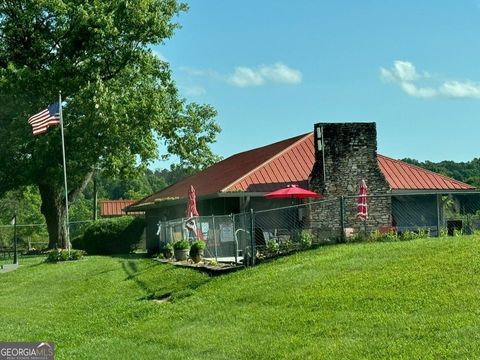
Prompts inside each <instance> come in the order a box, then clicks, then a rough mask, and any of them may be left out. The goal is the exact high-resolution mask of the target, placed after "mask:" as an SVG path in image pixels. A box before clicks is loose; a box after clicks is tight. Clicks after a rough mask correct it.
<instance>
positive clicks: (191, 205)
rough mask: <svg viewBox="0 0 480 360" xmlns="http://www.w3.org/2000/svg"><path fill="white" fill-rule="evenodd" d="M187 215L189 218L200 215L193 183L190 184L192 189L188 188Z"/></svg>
mask: <svg viewBox="0 0 480 360" xmlns="http://www.w3.org/2000/svg"><path fill="white" fill-rule="evenodd" d="M185 215H186V217H187V218H191V217H194V216H198V211H197V198H196V195H195V188H194V187H193V185H190V189H189V190H188V202H187V211H186V213H185Z"/></svg>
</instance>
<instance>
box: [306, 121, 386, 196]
mask: <svg viewBox="0 0 480 360" xmlns="http://www.w3.org/2000/svg"><path fill="white" fill-rule="evenodd" d="M314 131H315V135H314V136H315V159H316V161H315V165H314V167H313V170H312V174H311V186H312V188H315V190H317V191H319V192H320V193H321V194H323V195H324V196H325V197H326V198H330V197H337V196H342V195H343V196H347V195H356V194H358V184H359V182H360V181H361V180H362V179H364V180H365V181H366V183H367V186H368V188H369V193H370V194H384V193H386V192H388V191H389V190H390V188H389V186H388V183H387V181H386V180H385V177H384V176H383V174H382V172H381V171H380V168H379V166H378V162H377V129H376V125H375V123H319V124H315V127H314Z"/></svg>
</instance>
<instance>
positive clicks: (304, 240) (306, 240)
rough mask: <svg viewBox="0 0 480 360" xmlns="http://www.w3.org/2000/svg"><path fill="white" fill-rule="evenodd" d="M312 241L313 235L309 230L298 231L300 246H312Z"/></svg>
mask: <svg viewBox="0 0 480 360" xmlns="http://www.w3.org/2000/svg"><path fill="white" fill-rule="evenodd" d="M312 242H313V235H312V233H311V232H309V231H306V230H302V232H301V233H300V246H301V247H302V248H303V249H308V248H309V247H310V246H312Z"/></svg>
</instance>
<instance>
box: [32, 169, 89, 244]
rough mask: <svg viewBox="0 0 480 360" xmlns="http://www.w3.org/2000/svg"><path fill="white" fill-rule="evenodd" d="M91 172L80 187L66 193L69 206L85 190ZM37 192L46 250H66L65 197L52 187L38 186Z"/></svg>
mask: <svg viewBox="0 0 480 360" xmlns="http://www.w3.org/2000/svg"><path fill="white" fill-rule="evenodd" d="M92 174H93V172H89V173H88V174H86V175H85V177H84V178H83V181H82V182H81V184H80V186H78V187H77V188H75V189H72V190H71V191H70V192H69V193H68V202H69V205H71V204H72V203H73V201H74V200H75V199H76V198H77V196H78V195H79V194H80V193H81V192H82V191H83V190H85V187H86V186H87V184H88V182H89V181H90V179H91V178H92ZM38 190H39V192H40V197H41V198H42V206H41V209H40V210H41V212H42V214H43V216H45V222H46V223H47V231H48V248H49V249H54V248H62V249H66V248H67V247H68V244H67V224H66V216H67V212H66V211H65V210H66V207H65V197H64V196H61V195H59V194H58V193H57V192H56V191H55V189H54V188H53V187H52V185H49V184H47V185H46V184H39V185H38Z"/></svg>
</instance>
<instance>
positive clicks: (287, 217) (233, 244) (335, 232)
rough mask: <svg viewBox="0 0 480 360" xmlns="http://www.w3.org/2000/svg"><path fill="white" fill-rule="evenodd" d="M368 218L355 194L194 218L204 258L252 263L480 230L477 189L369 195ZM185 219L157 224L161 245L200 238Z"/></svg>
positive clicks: (479, 208)
mask: <svg viewBox="0 0 480 360" xmlns="http://www.w3.org/2000/svg"><path fill="white" fill-rule="evenodd" d="M367 207H368V217H367V218H366V219H362V218H360V217H359V216H358V196H345V197H339V198H333V199H328V200H322V201H315V202H307V203H303V204H298V205H292V206H287V207H281V208H276V209H271V210H261V211H256V212H253V211H252V212H251V213H242V214H235V215H225V216H208V217H204V216H201V217H198V218H195V219H194V221H195V227H196V229H199V231H200V232H197V235H198V234H200V233H201V236H202V238H203V240H205V241H206V243H207V249H206V252H205V257H206V258H207V259H208V258H211V259H215V260H216V261H220V262H222V261H223V262H231V263H236V264H244V265H253V264H255V263H256V262H257V261H259V260H263V259H267V258H271V257H276V256H279V255H283V254H287V253H290V252H292V251H297V250H299V249H305V248H308V247H310V246H312V245H321V244H333V243H338V242H354V241H398V240H408V239H414V238H418V237H427V236H432V237H434V236H448V235H451V236H455V235H460V234H464V235H469V234H473V233H474V232H475V231H480V192H469V193H447V194H383V195H368V196H367ZM187 221H188V220H187V219H179V220H173V221H167V222H162V223H160V224H159V226H160V227H159V229H162V231H160V232H159V240H160V248H162V246H164V245H165V244H166V243H167V242H174V241H176V240H182V239H187V240H191V241H193V240H194V239H196V238H197V237H198V236H196V233H195V232H192V231H188V230H187V227H186V222H187Z"/></svg>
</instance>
